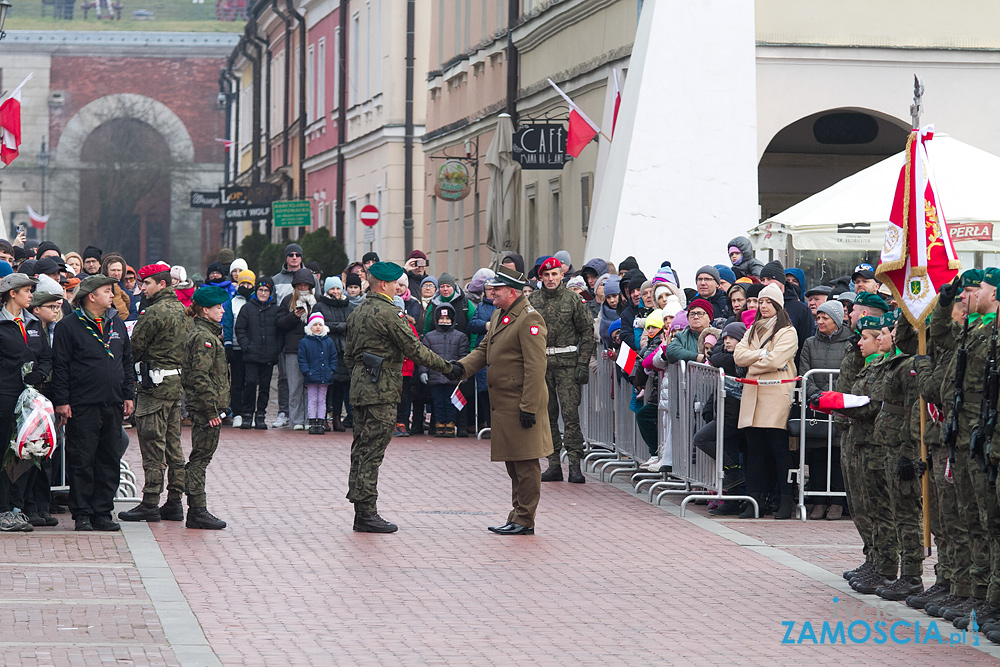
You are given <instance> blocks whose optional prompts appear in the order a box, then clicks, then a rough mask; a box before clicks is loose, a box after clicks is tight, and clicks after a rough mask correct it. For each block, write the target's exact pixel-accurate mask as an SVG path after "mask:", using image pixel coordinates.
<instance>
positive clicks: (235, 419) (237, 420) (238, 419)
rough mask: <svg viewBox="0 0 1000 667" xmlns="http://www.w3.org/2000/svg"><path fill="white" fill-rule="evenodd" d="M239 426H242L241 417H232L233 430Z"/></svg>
mask: <svg viewBox="0 0 1000 667" xmlns="http://www.w3.org/2000/svg"><path fill="white" fill-rule="evenodd" d="M241 426H243V416H242V415H236V416H235V417H233V428H239V427H241Z"/></svg>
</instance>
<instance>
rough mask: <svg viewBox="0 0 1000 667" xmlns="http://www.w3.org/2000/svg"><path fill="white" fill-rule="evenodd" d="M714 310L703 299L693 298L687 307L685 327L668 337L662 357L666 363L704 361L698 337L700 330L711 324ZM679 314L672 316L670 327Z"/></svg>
mask: <svg viewBox="0 0 1000 667" xmlns="http://www.w3.org/2000/svg"><path fill="white" fill-rule="evenodd" d="M714 316H715V310H714V308H713V307H712V304H710V303H709V302H708V301H706V300H705V299H695V300H694V301H692V302H691V303H689V304H688V307H687V322H688V324H687V327H686V328H684V329H683V330H682V331H678V332H677V333H675V334H674V336H673V337H672V338H671V339H670V343H669V344H668V345H667V349H666V351H665V354H664V358H665V359H666V361H667V363H669V364H675V363H677V362H678V361H697V362H699V363H704V362H705V355H704V354H703V353H702V352H701V351H700V350H699V349H698V337H699V336H700V335H701V332H702V331H704V330H705V329H706V328H707V327H709V326H710V325H711V324H712V318H713V317H714ZM679 317H680V314H678V315H677V316H675V317H674V321H673V323H672V325H671V329H674V328H675V327H676V325H677V320H678V319H679Z"/></svg>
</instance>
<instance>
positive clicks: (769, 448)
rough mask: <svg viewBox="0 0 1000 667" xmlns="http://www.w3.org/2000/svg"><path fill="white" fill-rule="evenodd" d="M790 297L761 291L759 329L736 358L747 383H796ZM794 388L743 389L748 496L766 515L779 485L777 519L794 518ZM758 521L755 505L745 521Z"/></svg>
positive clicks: (763, 386) (773, 288)
mask: <svg viewBox="0 0 1000 667" xmlns="http://www.w3.org/2000/svg"><path fill="white" fill-rule="evenodd" d="M784 302H785V301H784V295H783V294H782V293H781V289H780V288H778V286H777V285H768V286H767V287H765V288H763V289H762V290H761V291H760V295H759V297H758V299H757V314H756V317H755V318H754V322H753V325H752V326H751V327H750V329H749V330H748V331H747V333H746V335H744V336H743V340H741V341H740V342H739V343H737V344H736V349H735V350H734V351H733V358H734V360H735V362H736V365H737V366H742V367H743V368H746V369H747V379H748V380H757V381H760V382H763V381H773V380H791V379H793V378H794V377H795V353H796V352H797V351H798V349H799V338H798V334H797V333H796V332H795V328H794V327H793V326H792V321H791V319H790V318H789V317H788V313H787V312H785V309H784ZM793 386H794V385H793V383H791V382H786V383H776V384H770V383H769V384H753V383H749V384H746V385H744V387H743V396H742V398H741V400H740V421H739V428H740V429H741V430H742V431H743V435H744V437H745V438H746V443H747V460H746V480H747V492H748V493H749V494H750V495H751V496H752V497H753V498H754V499H755V500H756V501H757V504H758V506H759V507H760V508H761V513H762V514H763V513H764V499H765V497H766V496H767V494H768V493H769V492H770V491H771V489H773V488H774V486H775V484H777V486H778V489H779V491H780V495H781V503H780V506H779V507H778V511H777V512H775V515H774V518H775V519H789V518H791V516H792V491H793V488H794V487H793V485H792V483H791V482H789V481H788V469H789V467H790V462H791V459H790V456H789V451H788V431H787V428H788V427H787V424H788V412H789V409H790V406H791V396H792V387H793ZM752 516H753V505H751V504H748V505H747V508H746V509H745V510H744V511H743V513H742V514H741V515H740V517H742V518H750V517H752Z"/></svg>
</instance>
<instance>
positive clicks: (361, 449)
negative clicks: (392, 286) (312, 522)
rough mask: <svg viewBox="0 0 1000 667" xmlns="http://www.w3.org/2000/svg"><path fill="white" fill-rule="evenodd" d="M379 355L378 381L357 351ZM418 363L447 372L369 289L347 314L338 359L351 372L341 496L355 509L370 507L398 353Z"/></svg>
mask: <svg viewBox="0 0 1000 667" xmlns="http://www.w3.org/2000/svg"><path fill="white" fill-rule="evenodd" d="M365 352H368V353H369V354H374V355H376V356H379V357H382V371H381V373H380V374H379V377H378V381H377V382H372V378H371V375H370V374H369V373H368V371H367V370H366V369H365V366H364V363H363V362H362V357H363V353H365ZM404 357H405V358H407V359H412V360H413V362H414V363H415V364H417V365H418V366H425V367H427V368H430V369H432V370H436V371H441V372H442V373H447V372H448V371H450V370H451V363H450V362H448V361H445V360H444V359H442V358H441V357H439V356H438V355H436V354H434V353H433V352H431V351H430V350H429V349H428V348H427V347H425V346H424V345H423V344H422V343H421V342H420V341H419V340H417V337H416V336H415V335H414V333H413V329H411V328H410V325H409V324H408V323H407V321H406V318H405V316H404V314H403V312H402V311H401V310H400V309H399V308H397V307H396V306H395V305H393V303H392V301H391V300H390V299H389V298H388V297H386V296H385V295H383V294H379V293H378V292H374V291H373V292H369V293H368V294H367V296H366V297H365V300H364V302H363V303H362V304H361V305H360V306H358V307H357V308H355V309H354V311H353V312H351V314H350V315H349V316H348V318H347V334H346V342H345V344H344V363H345V364H346V365H347V369H348V370H349V371H350V373H351V405H352V406H353V407H354V442H353V443H352V444H351V473H350V477H349V478H348V481H347V486H348V490H347V499H348V500H350V501H351V502H352V503H354V509H355V511H357V512H360V513H370V512H376V511H377V509H376V501H377V500H378V469H379V466H380V465H382V459H383V457H384V456H385V448H386V447H387V446H388V444H389V440H391V439H392V431H393V429H394V428H395V426H396V406H397V404H398V403H399V398H400V394H401V392H402V389H403V358H404Z"/></svg>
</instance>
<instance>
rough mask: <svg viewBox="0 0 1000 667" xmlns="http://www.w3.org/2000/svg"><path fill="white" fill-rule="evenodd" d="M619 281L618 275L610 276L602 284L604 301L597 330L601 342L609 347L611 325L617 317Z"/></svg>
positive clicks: (619, 293)
mask: <svg viewBox="0 0 1000 667" xmlns="http://www.w3.org/2000/svg"><path fill="white" fill-rule="evenodd" d="M620 281H621V278H619V277H618V276H610V277H608V279H607V280H605V281H604V283H603V284H602V287H603V288H604V302H603V303H601V311H600V315H601V322H600V324H599V325H598V331H599V334H600V338H601V342H603V343H604V345H605V347H611V333H610V329H611V325H612V323H614V322H615V321H616V320H618V319H619V316H618V306H619V304H620V302H621V288H620ZM620 326H621V325H619V327H620Z"/></svg>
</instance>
